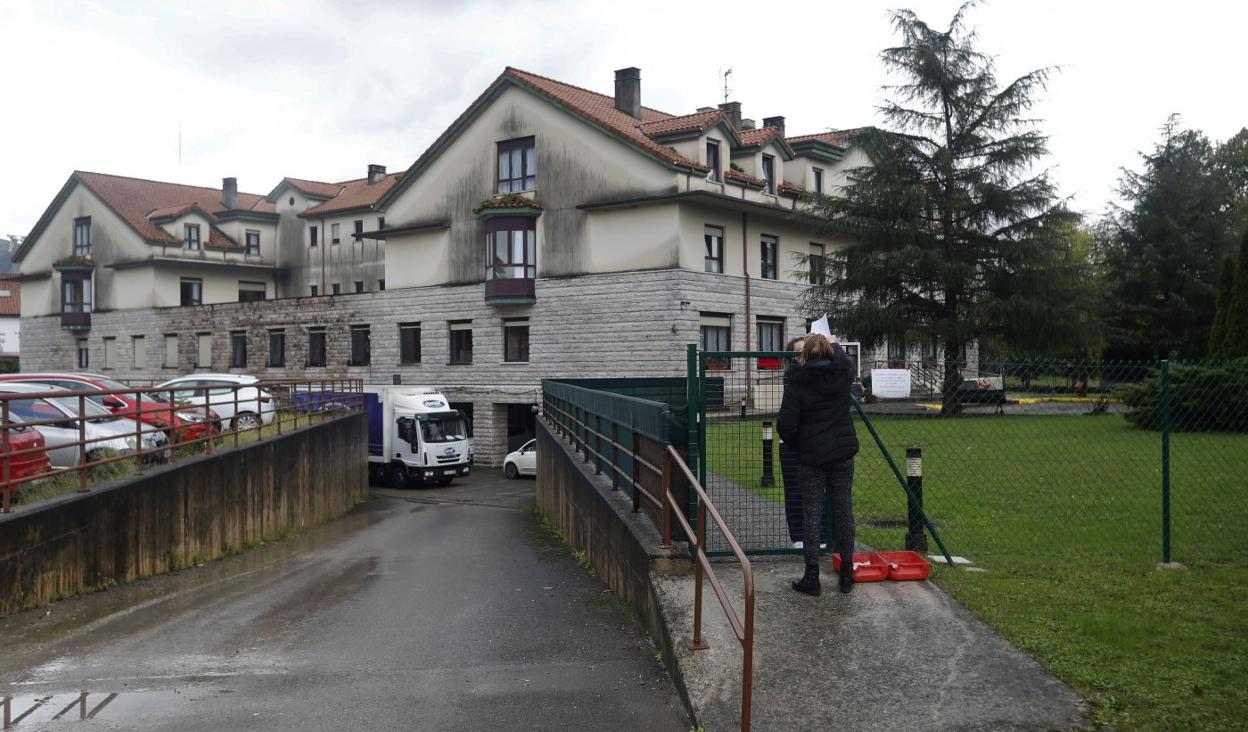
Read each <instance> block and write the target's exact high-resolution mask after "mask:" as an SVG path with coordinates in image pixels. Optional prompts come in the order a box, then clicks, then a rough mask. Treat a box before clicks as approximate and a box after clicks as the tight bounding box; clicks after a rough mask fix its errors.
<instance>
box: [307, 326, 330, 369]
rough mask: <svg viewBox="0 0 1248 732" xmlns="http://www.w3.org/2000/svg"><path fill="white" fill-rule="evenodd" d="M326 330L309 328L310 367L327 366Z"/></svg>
mask: <svg viewBox="0 0 1248 732" xmlns="http://www.w3.org/2000/svg"><path fill="white" fill-rule="evenodd" d="M325 350H326V349H325V328H324V326H322V327H319V328H308V365H309V366H324V365H325Z"/></svg>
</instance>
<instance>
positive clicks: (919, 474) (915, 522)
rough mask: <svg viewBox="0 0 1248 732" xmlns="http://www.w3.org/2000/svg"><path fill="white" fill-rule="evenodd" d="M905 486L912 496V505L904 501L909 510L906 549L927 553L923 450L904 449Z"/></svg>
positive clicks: (915, 448) (916, 448)
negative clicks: (924, 527)
mask: <svg viewBox="0 0 1248 732" xmlns="http://www.w3.org/2000/svg"><path fill="white" fill-rule="evenodd" d="M906 485H907V486H909V488H910V492H911V493H912V494H914V503H910V502H909V501H906V505H907V507H908V509H909V510H908V512H907V513H908V518H909V522H908V523H909V527H908V529H907V531H906V549H907V550H909V551H912V552H925V551H927V532H925V531H924V530H923V450H922V449H921V448H918V447H907V448H906ZM916 504H917V505H916Z"/></svg>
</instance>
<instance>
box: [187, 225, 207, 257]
mask: <svg viewBox="0 0 1248 732" xmlns="http://www.w3.org/2000/svg"><path fill="white" fill-rule="evenodd" d="M191 232H195V236H194V237H193V238H192V237H191ZM182 248H183V249H185V250H186V251H188V252H198V251H202V250H203V248H204V241H203V238H201V236H200V230H199V224H182Z"/></svg>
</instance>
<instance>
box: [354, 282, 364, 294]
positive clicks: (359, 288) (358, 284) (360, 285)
mask: <svg viewBox="0 0 1248 732" xmlns="http://www.w3.org/2000/svg"><path fill="white" fill-rule="evenodd" d="M355 291H356V292H363V291H364V280H356V281H355Z"/></svg>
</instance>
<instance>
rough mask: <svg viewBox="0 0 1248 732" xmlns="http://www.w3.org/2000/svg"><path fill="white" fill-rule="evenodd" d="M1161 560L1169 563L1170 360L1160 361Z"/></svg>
mask: <svg viewBox="0 0 1248 732" xmlns="http://www.w3.org/2000/svg"><path fill="white" fill-rule="evenodd" d="M1161 561H1162V562H1164V563H1166V564H1169V563H1170V360H1169V359H1163V360H1162V362H1161Z"/></svg>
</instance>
